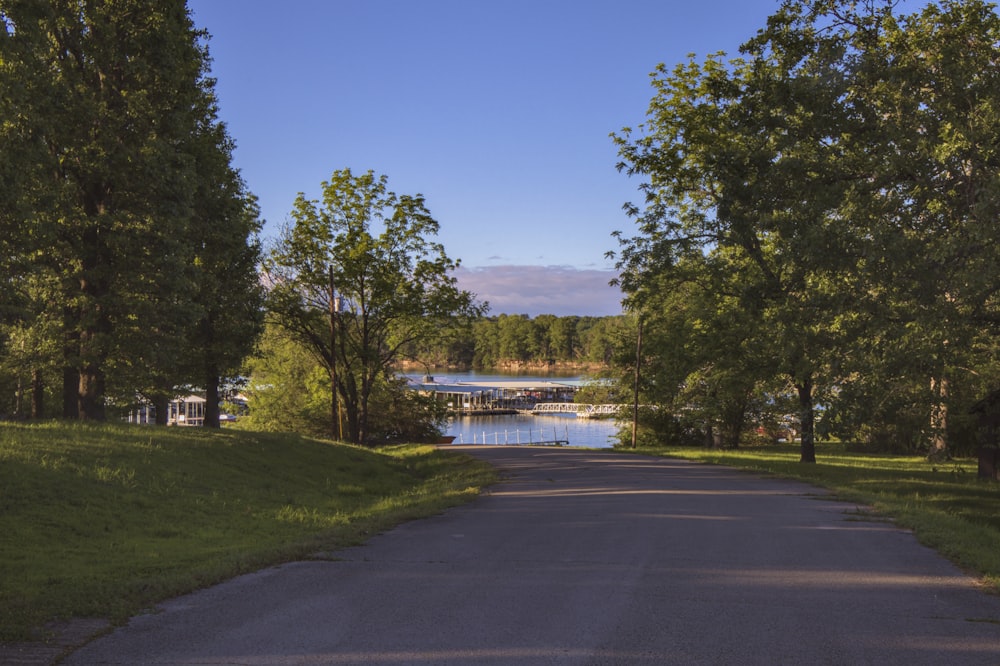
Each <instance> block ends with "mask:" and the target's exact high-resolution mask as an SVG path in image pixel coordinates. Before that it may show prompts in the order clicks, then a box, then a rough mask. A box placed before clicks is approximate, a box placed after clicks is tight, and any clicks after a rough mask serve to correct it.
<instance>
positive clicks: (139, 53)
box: [0, 0, 262, 425]
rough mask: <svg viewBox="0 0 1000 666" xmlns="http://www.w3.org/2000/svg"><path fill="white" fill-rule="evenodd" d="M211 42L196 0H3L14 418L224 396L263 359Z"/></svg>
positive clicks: (2, 326) (6, 367) (2, 360)
mask: <svg viewBox="0 0 1000 666" xmlns="http://www.w3.org/2000/svg"><path fill="white" fill-rule="evenodd" d="M204 38H205V36H204V35H203V34H202V33H200V32H199V31H197V30H195V29H194V27H193V25H192V22H191V20H190V16H189V14H188V11H187V8H186V6H185V2H184V0H121V1H119V2H114V3H96V2H95V3H89V2H88V3H81V2H77V1H76V0H52V1H50V2H31V1H24V0H0V153H2V155H3V159H2V160H0V263H2V267H3V272H4V276H5V280H6V284H5V288H4V289H3V290H2V296H0V376H2V381H3V383H4V384H6V385H7V386H6V387H5V388H7V389H9V390H5V391H3V392H2V393H0V395H2V396H3V398H2V400H3V404H2V405H0V411H2V412H4V413H6V414H14V415H19V416H26V415H31V416H36V417H40V416H45V415H51V414H53V413H59V414H61V415H62V416H64V417H67V418H80V419H97V420H100V419H104V418H106V416H107V409H108V407H109V406H114V405H115V404H116V403H117V404H123V405H128V404H133V403H135V401H136V400H137V398H138V397H139V396H142V397H144V398H145V399H147V400H149V401H151V402H153V403H154V404H163V403H164V401H165V400H166V399H167V398H169V397H170V396H172V395H174V394H176V393H177V392H178V390H180V388H181V387H183V386H187V385H196V386H199V387H202V388H204V389H206V390H207V391H208V392H209V395H210V396H211V395H212V393H213V391H214V392H216V393H217V391H218V386H219V384H220V379H221V378H222V377H224V376H227V375H232V374H234V373H236V372H237V370H238V367H239V365H240V363H241V361H242V358H243V357H244V356H245V355H246V354H247V353H248V352H249V350H250V348H251V346H252V343H253V340H254V339H255V337H256V335H257V333H258V330H259V326H260V323H261V316H260V303H261V297H262V294H261V291H260V288H259V283H258V279H257V272H256V264H257V262H258V259H259V248H258V246H257V242H256V240H255V239H256V234H257V232H258V229H259V221H258V214H257V208H256V205H255V202H254V200H253V197H252V196H251V195H250V194H249V193H248V192H247V191H246V188H245V186H244V184H243V182H242V180H241V179H240V177H239V174H238V173H237V172H236V171H235V170H234V169H233V167H232V166H231V152H232V142H231V140H230V139H229V137H228V135H227V133H226V130H225V127H224V126H223V125H222V123H221V122H220V121H219V120H218V118H217V113H216V100H215V94H214V90H213V86H214V81H213V80H212V79H211V78H209V77H208V65H209V59H208V53H207V48H206V47H205V45H204ZM29 387H30V390H29ZM26 394H27V396H28V397H25V396H26ZM8 396H11V397H8ZM46 396H50V397H54V398H56V400H57V401H58V402H60V403H61V410H57V409H55V408H52V407H46V400H45V398H46ZM28 402H30V408H29V407H28V404H27V403H28ZM216 404H217V401H216V400H212V399H210V400H209V411H208V413H207V414H206V423H208V424H211V425H217V422H218V415H217V411H216V410H215V409H214V407H215V405H216ZM159 416H160V417H161V418H162V417H163V416H165V410H162V409H161V410H160V411H159Z"/></svg>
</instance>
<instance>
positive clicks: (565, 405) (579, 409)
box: [531, 402, 621, 416]
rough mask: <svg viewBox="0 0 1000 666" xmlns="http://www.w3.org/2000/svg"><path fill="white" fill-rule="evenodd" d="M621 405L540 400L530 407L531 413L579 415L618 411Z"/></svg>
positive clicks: (611, 413)
mask: <svg viewBox="0 0 1000 666" xmlns="http://www.w3.org/2000/svg"><path fill="white" fill-rule="evenodd" d="M620 408H621V405H588V404H585V403H576V402H540V403H538V404H536V405H535V406H534V407H532V409H531V413H532V414H577V415H579V416H605V415H608V416H610V415H614V414H617V413H618V410H619V409H620Z"/></svg>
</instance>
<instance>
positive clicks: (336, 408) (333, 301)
mask: <svg viewBox="0 0 1000 666" xmlns="http://www.w3.org/2000/svg"><path fill="white" fill-rule="evenodd" d="M337 305H338V304H337V292H336V291H335V290H334V286H333V264H330V433H331V435H332V436H333V437H334V438H336V439H337V441H338V442H340V441H343V440H344V431H343V427H342V425H341V423H340V400H339V398H338V397H337V311H338V310H339V309H340V308H338V307H337Z"/></svg>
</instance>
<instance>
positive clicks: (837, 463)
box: [640, 444, 1000, 591]
mask: <svg viewBox="0 0 1000 666" xmlns="http://www.w3.org/2000/svg"><path fill="white" fill-rule="evenodd" d="M640 452H642V453H651V454H653V455H666V456H674V457H680V458H687V459H690V460H701V461H703V462H709V463H714V464H721V465H728V466H731V467H739V468H743V469H747V470H751V471H755V472H762V473H765V474H774V475H777V476H782V477H786V478H793V479H799V480H802V481H806V482H808V483H812V484H814V485H817V486H820V487H823V488H828V489H830V490H832V491H833V492H834V493H835V495H836V496H837V497H838V498H840V499H844V500H847V501H850V502H857V503H859V504H863V505H866V506H869V507H871V508H872V509H873V510H874V511H875V512H876V513H877V514H878V515H881V516H885V517H888V518H891V519H892V520H893V521H895V522H896V523H897V524H899V525H901V526H902V527H906V528H909V529H912V530H913V532H914V534H915V535H916V537H917V538H918V539H919V540H920V541H921V542H922V543H924V544H925V545H927V546H930V547H931V548H934V549H935V550H937V551H938V552H940V553H942V554H943V555H945V556H946V557H948V558H949V559H951V560H952V561H953V562H955V563H956V564H958V565H959V566H960V567H962V568H963V569H965V570H966V571H969V572H970V573H972V574H974V575H978V576H980V577H981V578H982V580H983V582H984V583H985V584H986V585H987V586H988V587H990V588H992V589H993V590H994V591H1000V483H997V482H995V481H989V480H984V479H979V478H978V477H977V475H976V470H977V462H976V461H975V460H970V459H966V460H956V461H951V462H947V463H932V462H929V461H927V459H926V458H923V457H919V456H909V457H907V456H889V455H875V454H860V453H852V452H847V451H845V450H844V448H843V446H841V445H837V444H820V445H818V446H817V451H816V457H817V460H818V462H817V463H816V464H815V465H811V464H803V463H800V462H798V460H799V452H798V449H797V448H796V447H793V446H788V445H786V446H775V447H765V448H761V449H742V450H737V451H718V450H707V449H666V450H662V449H660V450H643V451H640Z"/></svg>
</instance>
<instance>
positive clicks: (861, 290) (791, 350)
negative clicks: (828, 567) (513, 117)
mask: <svg viewBox="0 0 1000 666" xmlns="http://www.w3.org/2000/svg"><path fill="white" fill-rule="evenodd" d="M892 8H893V3H890V2H881V3H866V4H865V5H864V6H863V7H860V8H859V7H857V6H856V3H850V2H841V1H839V0H832V1H831V2H824V3H812V2H804V1H802V2H798V1H794V0H792V1H789V2H786V3H784V4H783V5H782V7H781V9H780V10H779V11H778V12H777V13H776V14H775V15H774V16H772V17H771V18H770V19H769V21H768V24H767V26H766V27H765V28H763V29H762V30H760V31H759V32H758V34H757V36H756V37H755V38H753V39H752V40H750V41H748V42H747V43H746V44H745V45H744V47H743V48H742V49H741V51H742V54H743V56H742V58H740V59H737V60H732V61H730V62H729V63H725V64H724V63H723V61H722V58H721V56H720V55H710V56H708V57H707V58H705V59H704V61H702V62H696V61H695V60H694V59H692V60H691V61H689V62H687V63H684V64H681V65H678V66H677V67H675V68H674V69H673V70H668V68H666V67H664V66H662V65H661V66H660V67H658V68H657V70H656V72H655V73H654V75H653V77H654V80H653V87H654V98H653V101H652V102H651V104H650V107H649V111H648V116H647V122H646V124H645V125H644V126H643V127H642V128H641V129H642V134H641V135H639V136H636V134H635V133H634V132H632V131H631V130H628V129H626V130H623V131H622V134H621V135H619V136H616V137H615V141H616V143H617V145H618V147H619V154H620V156H621V159H622V161H621V163H620V164H619V168H620V169H621V170H623V171H626V172H627V173H629V174H631V175H637V176H641V177H643V178H644V179H645V182H644V183H643V184H642V185H640V190H641V191H642V193H643V194H644V197H645V207H644V208H639V207H635V206H633V207H630V208H629V209H628V210H629V212H630V214H631V215H632V216H633V217H634V218H635V220H636V223H637V229H638V232H639V233H638V235H637V236H635V237H634V238H627V239H622V238H621V236H619V238H620V242H621V246H622V248H621V253H620V255H619V268H620V270H621V271H622V280H621V281H622V286H623V289H624V290H625V291H626V293H627V299H628V304H629V305H630V307H632V308H633V309H634V310H636V311H637V312H640V313H642V314H643V316H645V317H651V318H652V319H651V320H650V324H651V328H652V327H655V325H656V323H657V321H658V320H659V321H660V323H661V324H662V323H664V322H665V315H664V314H662V312H663V311H664V310H668V309H671V308H677V307H681V308H682V309H685V310H688V311H689V316H691V317H693V318H695V319H696V320H697V321H702V322H710V324H709V325H708V326H702V327H701V330H702V336H703V337H702V338H701V339H699V340H696V341H695V342H694V343H693V344H696V345H697V346H699V347H701V348H702V349H703V350H704V351H705V352H709V351H711V353H712V354H717V356H716V357H715V359H714V361H712V362H713V366H717V365H718V363H719V362H720V360H722V359H725V362H726V363H730V364H741V365H742V367H744V368H745V369H746V371H749V372H754V373H759V377H760V378H761V379H766V378H767V377H766V376H765V375H766V373H767V372H768V371H766V370H760V369H754V368H760V364H759V361H760V360H761V359H770V360H769V361H768V362H767V363H766V364H765V366H769V367H770V368H771V369H772V370H771V371H770V372H772V373H777V372H780V373H783V374H784V375H785V376H786V377H788V378H789V380H790V381H791V382H792V383H794V384H795V385H797V386H799V387H800V388H804V387H805V388H808V387H812V386H816V388H817V389H818V390H820V391H821V392H824V389H837V388H838V387H843V386H845V385H846V383H848V382H853V381H855V378H856V377H857V375H858V373H886V372H888V370H887V368H888V367H889V366H890V364H889V363H888V362H887V361H886V359H885V357H882V356H880V355H882V354H885V353H886V352H887V349H886V347H885V346H884V343H883V342H878V344H876V341H885V340H890V339H892V338H894V337H896V338H898V339H900V340H903V341H905V344H907V345H912V347H910V353H911V354H912V355H913V362H912V365H911V367H910V368H905V369H900V368H899V367H897V366H893V367H894V369H893V370H892V372H900V371H902V372H905V373H907V374H908V375H910V376H911V377H912V378H911V380H910V381H914V382H916V383H917V384H920V385H924V386H926V385H928V384H930V383H931V382H932V380H941V379H943V378H946V377H950V376H951V375H953V374H954V372H955V368H956V367H957V366H959V365H962V366H965V367H966V368H970V369H972V368H974V370H972V372H970V373H969V374H968V375H967V376H966V380H968V381H967V382H966V384H967V386H969V387H970V388H971V386H972V385H979V389H978V390H984V388H985V387H984V386H983V385H982V383H981V382H982V379H981V377H983V376H984V374H991V375H992V374H994V371H993V370H992V369H990V370H988V369H989V368H993V367H994V366H995V363H996V361H995V358H994V357H993V356H992V352H990V353H989V354H987V355H980V356H974V355H973V354H972V353H967V352H966V351H965V350H971V349H983V348H984V346H981V345H980V346H977V345H975V343H974V341H975V340H976V339H977V338H978V337H979V336H981V335H982V334H983V333H984V331H983V326H984V325H988V326H993V325H994V324H993V323H992V322H994V321H997V320H1000V318H998V317H996V316H995V314H994V308H995V307H996V305H997V299H996V294H997V292H998V289H1000V283H998V281H997V279H996V276H997V275H998V274H1000V251H998V250H997V248H998V247H1000V244H998V243H997V241H998V240H1000V238H997V233H998V232H997V228H998V227H997V225H996V223H995V220H996V218H997V213H1000V210H998V209H997V207H998V205H1000V204H997V202H998V201H1000V196H997V195H998V194H1000V191H998V184H1000V177H998V176H997V174H998V173H1000V158H998V155H997V151H998V148H997V146H998V142H997V132H998V129H997V128H998V127H1000V123H998V122H997V121H998V120H1000V117H998V116H997V113H998V110H1000V85H998V84H1000V80H998V79H997V77H998V74H997V71H1000V70H998V68H997V65H998V64H1000V62H998V61H1000V47H998V46H997V45H998V44H1000V19H998V18H997V16H996V13H995V11H994V9H993V8H992V7H990V6H988V5H985V4H984V3H982V2H978V1H968V2H943V3H941V4H931V5H928V6H927V7H926V8H925V9H924V10H923V11H922V12H921V13H919V14H916V15H913V16H908V17H902V18H900V19H898V20H897V18H896V17H894V16H893V15H892ZM692 285H697V287H696V289H697V291H696V292H694V293H692V292H691V286H692ZM678 298H680V299H683V300H684V301H685V303H678V302H677V300H676V299H678ZM697 303H700V304H701V305H697V306H695V304H697ZM712 303H715V304H716V305H711V304H712ZM723 303H725V304H726V307H727V308H731V307H738V308H739V309H740V310H741V311H742V313H743V317H742V318H741V320H740V324H739V325H740V326H742V327H744V342H743V343H742V344H740V345H721V346H719V345H714V344H713V343H712V339H714V338H719V339H724V338H725V336H726V335H727V334H726V333H725V331H726V330H729V328H730V327H731V326H732V325H733V323H732V322H728V321H727V318H726V317H721V318H720V317H719V314H720V313H721V312H723V310H721V309H719V307H718V305H719V304H723ZM904 322H905V323H907V325H908V327H907V329H906V330H907V333H906V335H905V336H902V335H901V334H900V331H901V328H900V325H901V324H903V323H904ZM748 329H749V330H748ZM760 331H766V334H764V335H761V334H760ZM990 348H991V349H992V346H990ZM859 350H860V351H859ZM960 350H961V351H960ZM662 353H665V354H670V355H676V352H675V351H673V350H672V349H671V348H670V347H669V346H668V347H666V348H665V349H664V350H662ZM709 355H711V354H709ZM689 358H690V359H691V360H690V363H691V365H690V366H689V367H690V370H691V371H692V372H693V371H699V372H703V368H704V365H699V364H705V363H708V362H709V359H708V358H706V356H705V355H704V354H701V355H698V354H696V355H695V356H693V357H689ZM754 358H756V359H757V362H751V359H754ZM917 359H924V360H927V359H938V360H937V361H936V362H935V363H931V364H929V365H928V364H924V365H919V364H918V363H917ZM931 368H933V369H931ZM889 379H890V378H889V377H888V376H886V380H887V381H888V380H889ZM936 384H937V385H947V386H949V387H950V388H949V391H950V393H948V394H947V395H945V394H944V393H942V392H939V395H938V398H940V399H947V400H949V401H954V396H955V391H956V389H957V387H958V384H957V383H956V382H955V381H954V378H952V379H951V381H948V382H945V383H944V384H942V383H941V382H940V381H937V382H936ZM825 392H826V393H828V394H829V395H835V394H836V393H838V391H836V390H829V391H825ZM915 393H916V392H915ZM924 393H926V391H924ZM967 395H968V394H967ZM800 397H801V398H802V401H803V402H802V405H801V406H802V408H803V410H811V409H812V408H813V405H812V402H811V400H812V397H810V396H800ZM922 409H923V410H924V412H925V414H928V415H930V414H932V413H934V412H936V411H938V410H939V409H940V405H931V404H925V405H923V406H922ZM802 418H803V422H805V421H806V420H807V418H811V416H809V415H807V414H806V413H805V412H803V417H802ZM844 434H849V433H844ZM804 441H805V438H804ZM804 457H805V456H804Z"/></svg>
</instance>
